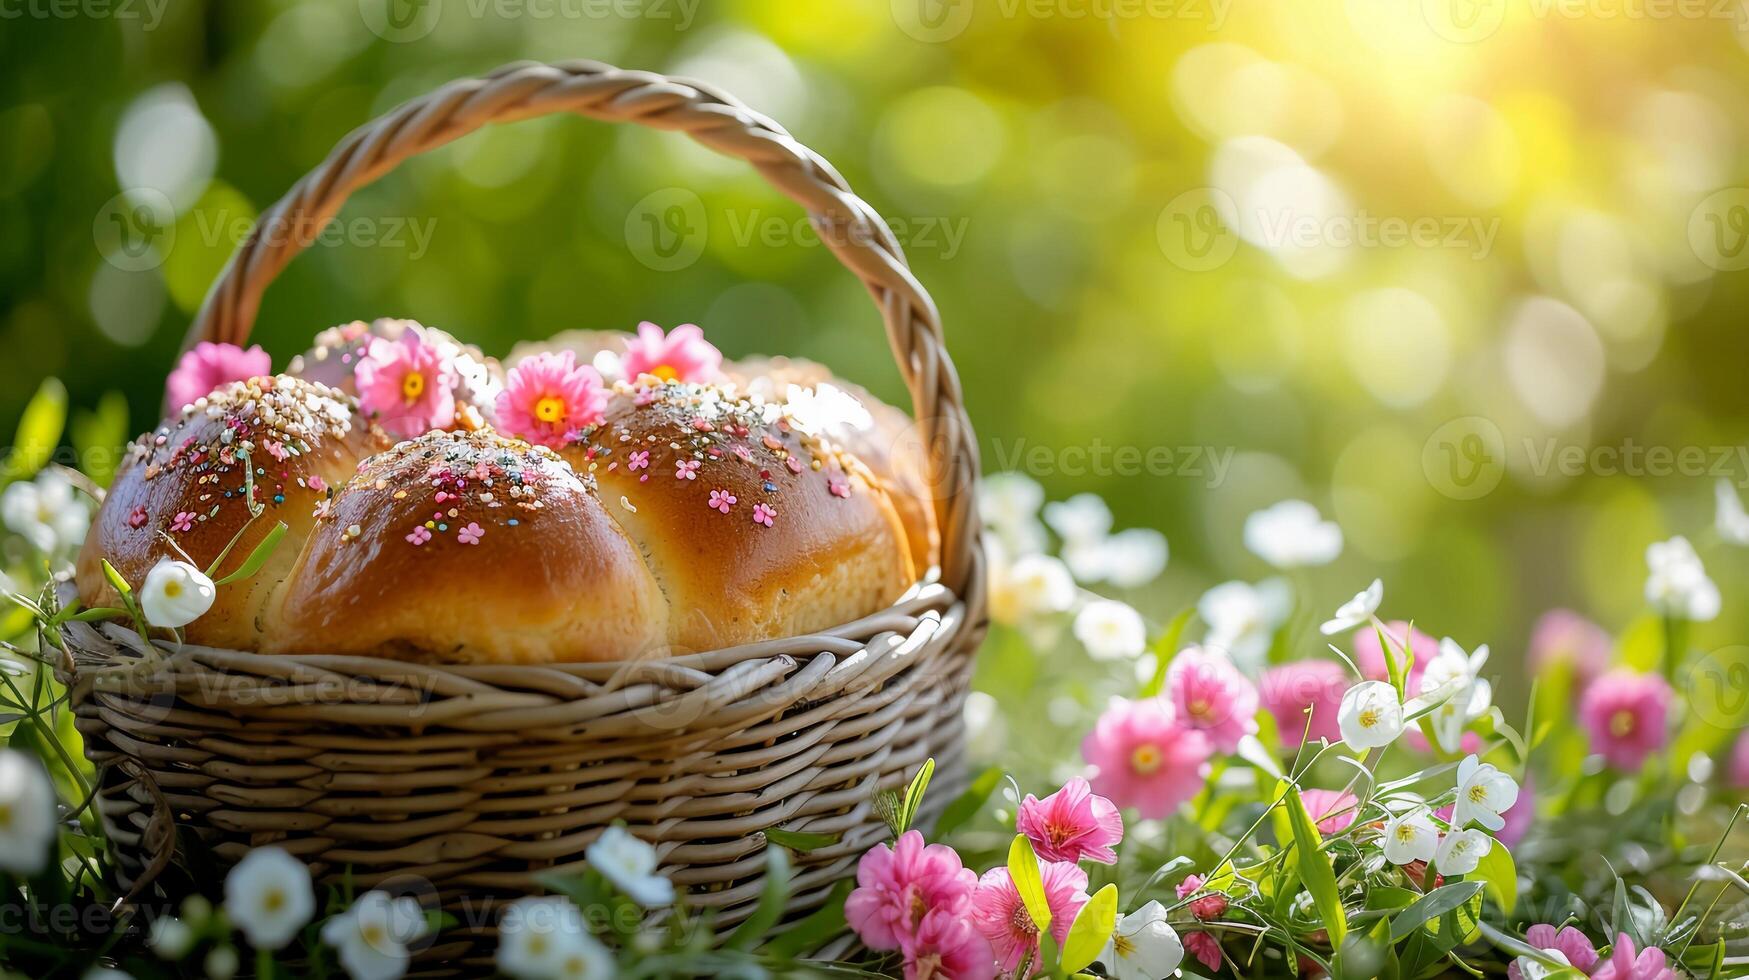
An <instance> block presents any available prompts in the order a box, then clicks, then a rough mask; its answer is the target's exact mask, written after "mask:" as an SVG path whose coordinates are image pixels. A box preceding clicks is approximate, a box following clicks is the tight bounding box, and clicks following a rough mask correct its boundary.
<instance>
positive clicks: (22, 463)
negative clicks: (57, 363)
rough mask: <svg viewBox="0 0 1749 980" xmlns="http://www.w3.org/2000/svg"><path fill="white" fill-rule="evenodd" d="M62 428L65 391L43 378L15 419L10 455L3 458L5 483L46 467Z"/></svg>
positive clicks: (21, 478)
mask: <svg viewBox="0 0 1749 980" xmlns="http://www.w3.org/2000/svg"><path fill="white" fill-rule="evenodd" d="M66 427H67V387H66V386H65V385H63V384H61V382H60V379H58V378H44V379H43V383H42V385H41V386H40V387H38V388H37V390H36V394H34V395H32V396H31V398H30V401H29V402H28V403H26V404H25V406H24V414H23V415H21V416H20V417H19V419H18V431H17V432H16V434H14V435H13V437H12V452H11V453H10V454H9V455H8V456H7V457H6V472H5V478H6V480H7V481H8V482H10V481H12V480H28V479H30V478H31V477H33V476H35V475H36V473H37V471H38V470H40V469H42V468H43V467H44V466H47V465H48V462H49V458H50V457H51V456H53V455H54V452H55V447H56V446H58V445H60V444H61V432H62V431H63V430H65V429H66Z"/></svg>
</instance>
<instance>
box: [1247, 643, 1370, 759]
mask: <svg viewBox="0 0 1749 980" xmlns="http://www.w3.org/2000/svg"><path fill="white" fill-rule="evenodd" d="M1351 683H1352V682H1351V681H1350V680H1349V677H1348V672H1347V671H1346V670H1344V669H1343V668H1342V665H1341V664H1339V663H1337V662H1335V661H1334V660H1301V661H1299V662H1297V663H1291V664H1282V665H1281V666H1280V667H1274V668H1271V669H1270V670H1268V671H1265V672H1264V674H1263V689H1262V700H1263V706H1264V707H1265V708H1267V709H1269V713H1270V714H1272V715H1274V716H1275V727H1276V728H1277V730H1279V731H1280V732H1281V744H1282V745H1284V746H1286V747H1288V748H1290V749H1291V748H1294V747H1296V746H1298V745H1299V744H1300V742H1301V741H1303V740H1304V739H1306V738H1311V739H1314V740H1315V739H1319V738H1327V739H1329V740H1330V741H1332V742H1335V741H1339V740H1340V739H1341V738H1342V729H1341V727H1340V726H1339V725H1338V724H1337V714H1338V712H1339V711H1340V710H1341V708H1342V695H1343V694H1345V693H1347V691H1348V688H1349V686H1350V684H1351ZM1308 709H1309V710H1310V711H1311V717H1310V719H1309V720H1308V718H1307V715H1306V712H1307V710H1308ZM1308 726H1309V728H1308Z"/></svg>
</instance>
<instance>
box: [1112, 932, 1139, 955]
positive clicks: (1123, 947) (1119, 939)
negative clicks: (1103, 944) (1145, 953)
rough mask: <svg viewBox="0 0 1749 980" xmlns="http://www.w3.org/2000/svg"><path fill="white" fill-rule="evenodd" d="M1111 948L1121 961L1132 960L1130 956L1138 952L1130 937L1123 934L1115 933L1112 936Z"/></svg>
mask: <svg viewBox="0 0 1749 980" xmlns="http://www.w3.org/2000/svg"><path fill="white" fill-rule="evenodd" d="M1111 948H1112V951H1113V952H1115V953H1116V954H1117V956H1118V958H1119V959H1124V960H1127V959H1129V958H1130V954H1131V953H1134V952H1135V951H1136V944H1135V943H1133V942H1130V937H1128V936H1126V935H1124V934H1123V933H1121V932H1114V933H1112V934H1111Z"/></svg>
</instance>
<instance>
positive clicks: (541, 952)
mask: <svg viewBox="0 0 1749 980" xmlns="http://www.w3.org/2000/svg"><path fill="white" fill-rule="evenodd" d="M546 953H547V937H546V936H544V935H542V934H540V933H538V932H537V933H535V934H533V935H531V936H529V937H528V955H529V956H531V957H534V958H536V959H538V958H540V957H542V956H545V955H546Z"/></svg>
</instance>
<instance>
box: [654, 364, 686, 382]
mask: <svg viewBox="0 0 1749 980" xmlns="http://www.w3.org/2000/svg"><path fill="white" fill-rule="evenodd" d="M650 373H651V374H653V375H655V376H656V377H658V378H661V379H662V380H663V381H678V380H680V372H679V371H676V370H675V369H674V365H672V364H658V365H656V366H655V367H654V368H651V369H650Z"/></svg>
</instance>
